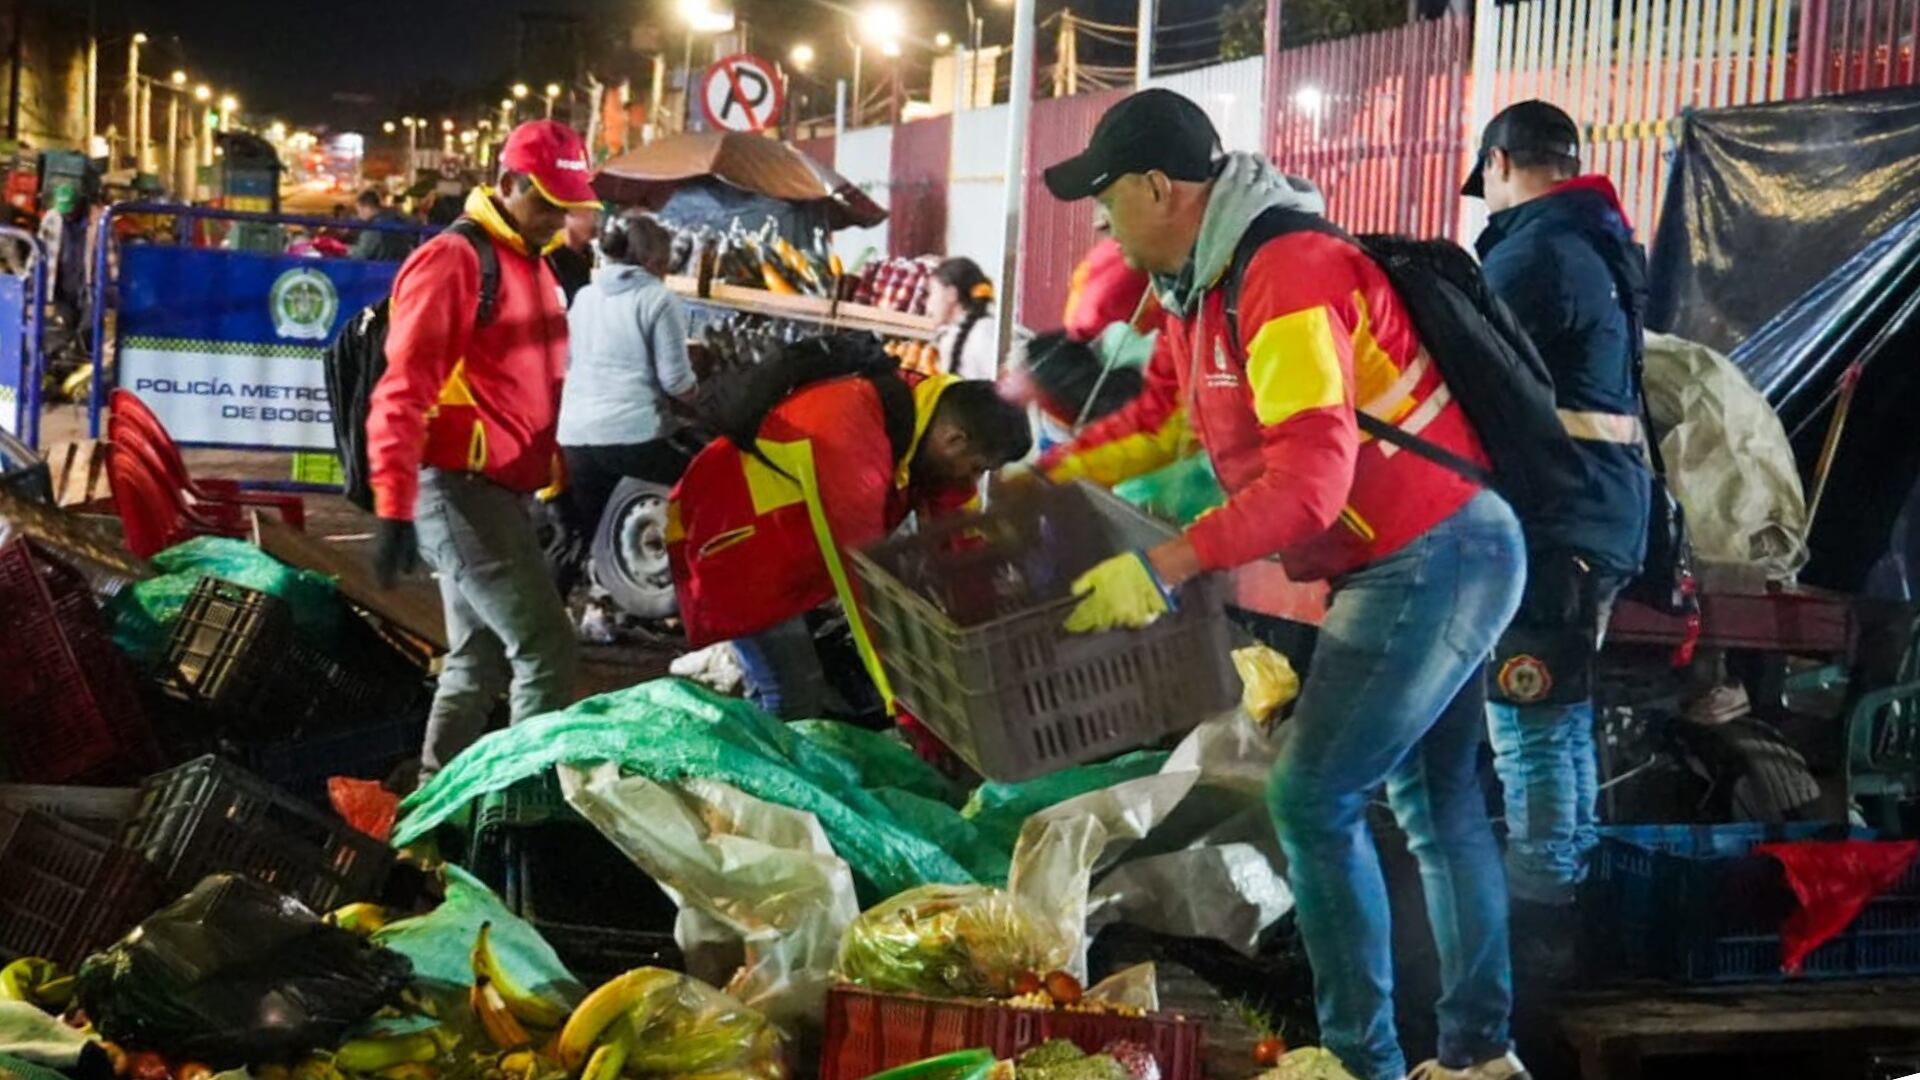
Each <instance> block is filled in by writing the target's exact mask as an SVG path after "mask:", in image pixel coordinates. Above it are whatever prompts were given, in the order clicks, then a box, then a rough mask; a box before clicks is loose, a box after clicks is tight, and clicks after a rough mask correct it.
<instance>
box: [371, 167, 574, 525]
mask: <svg viewBox="0 0 1920 1080" xmlns="http://www.w3.org/2000/svg"><path fill="white" fill-rule="evenodd" d="M466 214H467V216H468V217H471V218H473V219H474V220H475V221H477V222H479V223H480V225H481V226H482V227H483V228H485V229H486V231H487V235H488V236H489V237H491V238H492V240H493V246H494V250H495V253H496V255H497V256H498V258H499V263H500V291H499V295H498V299H497V300H496V302H495V311H494V317H493V320H492V321H491V322H489V323H487V325H485V326H476V325H475V324H474V317H475V314H476V312H477V310H478V307H479V302H480V259H479V257H478V256H477V255H475V254H474V251H473V247H472V245H470V244H469V243H467V241H465V240H463V239H461V238H460V237H458V236H450V235H445V234H443V235H440V236H436V237H434V238H433V239H432V240H429V241H427V242H426V243H425V244H423V245H422V246H421V247H420V249H419V250H417V251H415V252H414V253H413V254H412V255H411V256H410V257H409V258H408V259H407V261H406V263H405V264H404V265H402V266H401V267H400V273H399V275H398V276H396V277H395V278H394V281H393V300H392V305H391V308H390V314H389V323H388V330H387V370H386V373H385V374H384V375H382V376H381V377H380V382H379V383H378V384H377V385H376V386H375V387H374V388H373V397H372V400H371V402H370V403H369V405H368V409H367V467H368V482H369V484H370V485H371V486H372V488H373V507H374V512H375V513H377V514H379V515H380V516H381V517H383V518H393V519H397V520H409V519H411V518H412V517H413V503H414V499H415V497H416V496H417V495H418V494H419V491H420V475H419V474H420V469H421V468H422V467H423V466H424V467H430V468H436V469H448V470H461V471H467V472H477V473H484V474H485V475H486V476H487V477H488V478H490V479H492V480H494V481H496V482H497V483H499V484H500V485H501V486H503V487H507V488H511V489H513V490H514V491H537V490H539V489H540V488H542V487H545V486H546V485H547V484H549V483H551V482H553V480H554V479H555V476H556V463H557V461H558V460H559V458H558V448H557V446H556V444H555V442H554V426H555V424H556V423H557V422H558V419H559V413H560V383H561V380H562V379H564V378H565V377H566V373H567V305H566V300H565V299H564V298H563V297H562V295H561V292H560V284H559V282H558V281H556V280H555V279H554V276H553V271H551V270H549V269H548V268H547V264H546V260H545V259H543V258H541V257H540V253H539V252H529V251H528V250H527V245H526V242H525V241H523V240H522V239H521V238H520V235H519V234H518V233H516V232H514V230H513V227H512V226H510V225H508V224H507V221H506V218H505V217H503V216H502V215H501V212H500V208H499V207H498V206H497V205H496V204H495V203H494V201H493V198H492V193H491V192H490V191H488V189H486V188H476V189H474V191H473V193H472V194H471V195H469V196H468V197H467V205H466Z"/></svg>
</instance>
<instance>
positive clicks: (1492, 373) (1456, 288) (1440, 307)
mask: <svg viewBox="0 0 1920 1080" xmlns="http://www.w3.org/2000/svg"><path fill="white" fill-rule="evenodd" d="M1292 232H1317V233H1322V234H1325V235H1328V236H1333V237H1337V238H1339V239H1342V240H1344V241H1346V242H1347V243H1350V244H1353V245H1354V246H1355V247H1358V248H1359V249H1360V250H1361V251H1363V252H1365V253H1366V255H1367V256H1368V257H1369V258H1371V259H1372V260H1373V261H1374V262H1375V263H1376V264H1378V265H1379V267H1380V269H1381V270H1382V271H1384V272H1385V273H1386V275H1387V280H1388V281H1389V282H1390V283H1391V284H1392V285H1393V290H1394V292H1395V293H1397V294H1398V295H1399V297H1400V302H1401V304H1402V305H1403V306H1405V308H1406V309H1407V315H1408V317H1409V318H1410V319H1411V320H1412V321H1413V328H1414V331H1415V333H1417V334H1418V335H1419V338H1420V342H1421V344H1423V345H1425V346H1426V349H1427V353H1428V355H1430V356H1432V357H1433V361H1434V363H1435V364H1437V365H1439V368H1440V374H1441V376H1442V377H1443V378H1444V379H1445V380H1446V383H1447V386H1448V388H1449V389H1450V390H1451V391H1452V393H1453V396H1454V398H1455V400H1457V401H1459V402H1460V407H1461V408H1462V409H1464V410H1466V414H1467V419H1468V420H1470V421H1471V422H1472V423H1473V426H1474V429H1475V430H1476V431H1477V432H1478V433H1479V435H1480V442H1481V445H1482V446H1484V447H1485V448H1486V451H1487V457H1488V458H1489V459H1490V460H1491V461H1492V463H1493V469H1492V472H1491V474H1489V472H1488V471H1487V470H1486V469H1483V468H1481V467H1480V466H1479V465H1477V464H1475V463H1474V462H1471V461H1468V460H1467V459H1465V458H1462V457H1460V456H1459V455H1457V454H1454V453H1452V452H1451V451H1448V450H1446V449H1445V448H1443V447H1440V446H1437V445H1435V444H1434V443H1431V442H1428V441H1427V440H1425V439H1422V438H1419V437H1418V436H1415V435H1409V434H1407V433H1406V432H1404V431H1402V430H1400V428H1398V427H1396V426H1394V425H1392V424H1389V423H1386V422H1384V421H1382V420H1380V419H1378V418H1377V417H1373V416H1370V415H1368V414H1366V413H1364V412H1359V411H1358V410H1356V412H1355V415H1356V418H1357V420H1358V423H1359V425H1360V429H1361V430H1362V431H1365V432H1366V433H1367V434H1369V435H1372V436H1373V437H1374V438H1376V439H1380V440H1382V441H1384V442H1388V443H1392V444H1393V445H1395V446H1398V447H1400V448H1401V449H1403V450H1406V451H1408V452H1410V453H1415V454H1419V455H1420V456H1421V457H1424V458H1426V459H1427V460H1429V461H1432V462H1434V463H1436V464H1439V465H1442V466H1445V467H1446V468H1448V469H1451V470H1453V471H1454V472H1456V473H1459V474H1460V475H1462V476H1465V477H1467V478H1468V479H1470V480H1473V481H1474V482H1475V483H1479V484H1484V485H1486V486H1489V487H1492V488H1493V489H1494V490H1496V491H1498V492H1499V493H1500V494H1501V495H1502V496H1504V497H1505V498H1506V500H1507V502H1509V503H1510V504H1512V506H1513V508H1514V512H1515V513H1516V514H1518V515H1519V517H1520V522H1521V525H1522V526H1523V528H1524V529H1525V531H1526V533H1527V534H1528V536H1529V537H1536V536H1539V537H1548V536H1554V535H1556V534H1557V529H1556V527H1555V526H1556V520H1555V519H1556V517H1557V515H1558V514H1560V513H1562V512H1563V511H1562V510H1561V508H1562V507H1564V506H1566V505H1568V502H1567V499H1566V496H1567V495H1570V494H1574V493H1578V492H1581V491H1584V490H1585V489H1586V487H1587V485H1588V482H1589V481H1588V476H1589V471H1588V468H1587V463H1586V459H1585V458H1584V457H1582V456H1581V454H1580V451H1579V449H1578V447H1576V446H1575V445H1574V442H1573V437H1572V436H1570V435H1568V434H1567V430H1566V427H1565V425H1563V424H1562V423H1561V421H1560V414H1559V411H1558V407H1557V406H1556V404H1555V401H1554V392H1553V376H1552V375H1550V374H1549V373H1548V371H1547V365H1546V362H1545V361H1543V360H1541V359H1540V354H1539V352H1538V351H1537V350H1536V349H1535V348H1534V347H1533V342H1532V341H1531V340H1530V339H1529V338H1528V337H1527V334H1526V331H1524V330H1522V329H1521V328H1520V324H1519V322H1518V321H1516V320H1515V319H1514V316H1513V312H1512V311H1510V310H1509V309H1508V308H1507V305H1506V304H1505V303H1504V302H1502V301H1501V299H1500V297H1499V296H1498V295H1496V294H1495V293H1494V291H1493V289H1492V287H1491V286H1489V285H1488V284H1487V279H1486V277H1485V276H1484V275H1482V274H1481V272H1480V265H1479V264H1478V263H1476V262H1474V261H1473V257H1472V256H1470V255H1468V254H1467V253H1466V251H1465V250H1464V249H1462V248H1461V247H1460V246H1459V245H1458V244H1455V243H1452V242H1451V241H1447V240H1414V239H1411V238H1408V237H1403V236H1387V235H1369V236H1363V237H1358V238H1355V237H1354V236H1352V235H1350V234H1348V233H1347V232H1346V231H1345V230H1343V229H1341V228H1340V227H1339V226H1337V225H1334V224H1333V223H1331V222H1329V221H1327V220H1326V219H1325V218H1322V217H1319V216H1317V215H1313V214H1306V213H1302V212H1300V211H1297V210H1288V209H1285V208H1282V207H1275V208H1273V209H1271V210H1268V211H1266V212H1265V213H1263V214H1261V215H1260V216H1259V217H1258V218H1256V219H1254V222H1253V224H1252V225H1250V226H1249V227H1248V229H1247V232H1246V235H1245V236H1243V237H1242V238H1241V240H1240V244H1239V246H1238V247H1237V248H1236V249H1235V251H1234V256H1233V262H1232V264H1231V267H1230V269H1229V270H1228V274H1227V278H1226V284H1225V286H1224V287H1225V289H1226V307H1227V329H1228V333H1230V334H1231V335H1232V342H1233V347H1234V348H1236V349H1238V348H1239V347H1240V344H1239V343H1240V328H1239V320H1240V313H1239V306H1240V284H1241V278H1242V277H1243V276H1244V275H1245V273H1246V269H1247V264H1248V263H1249V262H1251V261H1252V259H1253V256H1254V253H1255V252H1257V251H1258V250H1259V249H1260V246H1261V245H1262V244H1265V243H1266V242H1267V241H1269V240H1272V239H1273V238H1275V237H1277V236H1281V235H1284V234H1286V233H1292ZM1530 546H1533V545H1531V544H1530ZM1542 546H1544V545H1542Z"/></svg>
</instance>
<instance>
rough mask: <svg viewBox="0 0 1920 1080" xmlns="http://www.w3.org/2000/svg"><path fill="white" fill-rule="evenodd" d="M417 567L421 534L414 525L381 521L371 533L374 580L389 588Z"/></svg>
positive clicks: (385, 519)
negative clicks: (415, 529)
mask: <svg viewBox="0 0 1920 1080" xmlns="http://www.w3.org/2000/svg"><path fill="white" fill-rule="evenodd" d="M419 568H420V535H419V534H418V533H416V532H415V531H414V528H413V522H411V521H395V520H393V519H392V518H381V519H379V524H378V525H377V526H376V527H375V528H374V533H373V577H374V580H376V581H378V582H379V583H380V587H381V588H383V589H391V588H393V586H394V585H395V584H396V583H397V582H399V580H400V579H401V578H403V577H406V576H407V575H408V574H411V573H413V572H414V571H415V570H418V569H419Z"/></svg>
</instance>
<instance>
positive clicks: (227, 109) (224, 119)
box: [220, 94, 240, 131]
mask: <svg viewBox="0 0 1920 1080" xmlns="http://www.w3.org/2000/svg"><path fill="white" fill-rule="evenodd" d="M239 110H240V99H239V98H237V97H234V96H233V95H232V94H224V95H222V96H221V98H220V130H221V131H232V130H233V114H234V113H236V112H238V111H239Z"/></svg>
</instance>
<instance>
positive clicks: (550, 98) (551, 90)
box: [541, 83, 560, 120]
mask: <svg viewBox="0 0 1920 1080" xmlns="http://www.w3.org/2000/svg"><path fill="white" fill-rule="evenodd" d="M546 89H547V92H546V93H545V94H543V95H541V96H543V97H545V98H546V99H547V119H549V120H551V119H553V102H554V99H555V98H557V97H559V96H560V84H559V83H548V84H547V87H546Z"/></svg>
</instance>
